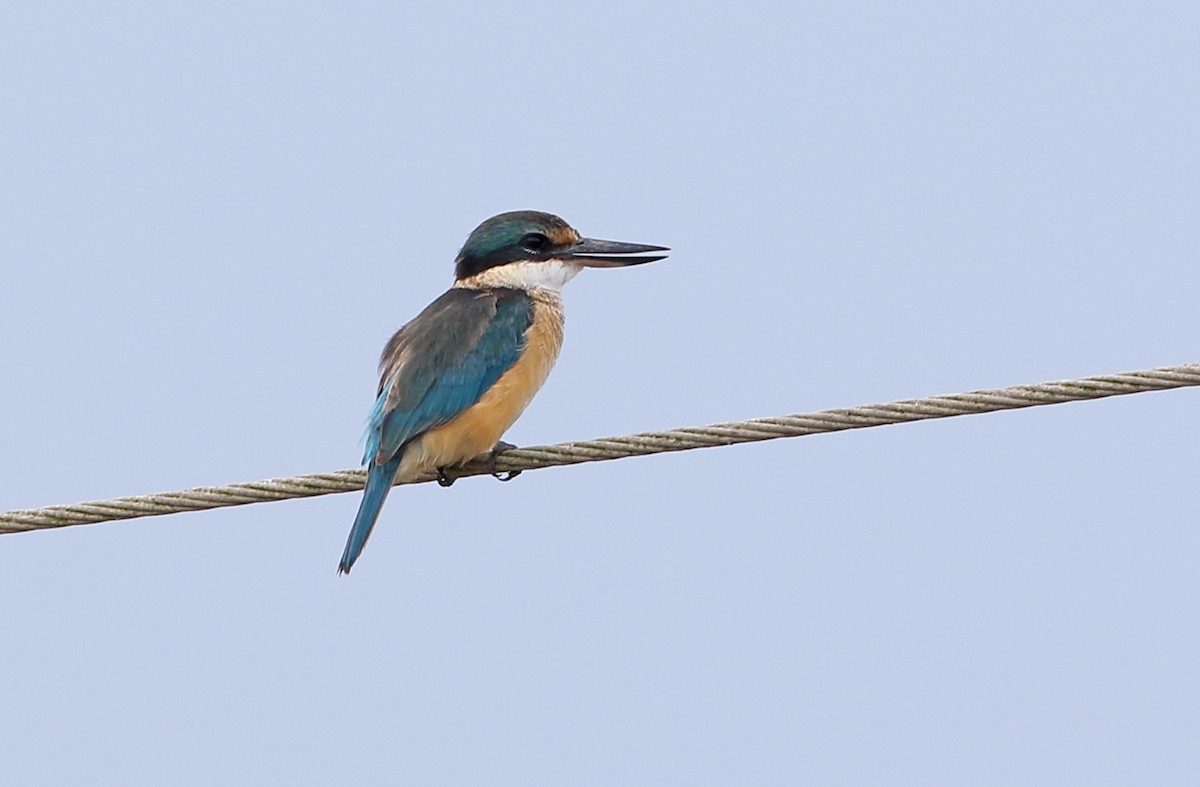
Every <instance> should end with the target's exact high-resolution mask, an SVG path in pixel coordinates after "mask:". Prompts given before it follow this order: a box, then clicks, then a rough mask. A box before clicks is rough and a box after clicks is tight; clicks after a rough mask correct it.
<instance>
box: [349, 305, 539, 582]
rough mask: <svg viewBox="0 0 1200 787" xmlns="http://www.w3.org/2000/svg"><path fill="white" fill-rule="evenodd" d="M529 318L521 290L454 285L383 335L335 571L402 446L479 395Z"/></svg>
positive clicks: (362, 530)
mask: <svg viewBox="0 0 1200 787" xmlns="http://www.w3.org/2000/svg"><path fill="white" fill-rule="evenodd" d="M532 322H533V305H532V302H531V301H530V300H529V296H528V295H526V294H525V293H524V292H522V291H520V290H509V289H493V290H466V289H453V290H450V291H449V292H447V293H446V294H445V295H443V296H442V297H440V298H438V299H437V300H436V301H434V302H433V303H431V304H430V305H429V306H428V307H426V309H425V311H423V312H421V314H420V315H418V316H417V317H416V319H414V320H413V321H412V322H410V323H408V324H407V325H405V326H404V327H403V328H401V329H400V330H399V331H398V332H397V333H396V335H395V336H393V337H392V340H391V341H390V342H388V346H387V348H385V350H384V355H383V359H382V361H381V364H380V365H381V369H382V379H381V380H380V391H379V396H378V398H377V399H376V400H375V405H374V406H373V407H372V408H371V415H370V418H369V420H368V425H367V441H366V454H365V456H364V457H363V462H364V463H365V464H366V465H367V486H366V490H365V492H364V494H363V500H362V503H361V505H360V506H359V510H358V515H357V516H356V517H355V520H354V526H353V527H352V528H351V529H350V536H349V538H348V539H347V541H346V549H345V552H344V553H343V554H342V561H341V563H340V564H339V566H338V572H339V573H348V572H349V571H350V567H351V566H352V565H354V561H355V560H356V559H357V558H358V555H359V554H360V553H361V552H362V549H363V547H364V546H365V545H366V543H367V539H368V537H370V534H371V529H372V528H373V527H374V526H375V520H376V519H378V517H379V511H380V509H381V508H382V507H383V501H384V499H385V498H386V497H387V493H388V490H389V489H391V486H392V482H393V480H394V478H395V475H396V471H397V469H398V468H399V466H400V460H401V458H402V457H403V455H404V448H405V446H406V445H407V444H408V443H409V442H411V441H412V440H413V439H414V438H416V437H419V436H420V435H421V434H423V433H424V432H426V431H428V430H429V429H432V428H434V427H435V426H440V425H441V424H444V423H447V422H449V421H451V420H453V419H454V417H455V416H457V415H458V414H459V413H461V412H463V411H464V410H466V409H467V408H468V407H470V406H471V405H473V404H475V403H476V402H478V401H479V399H480V397H481V396H483V394H484V392H485V391H487V390H488V389H489V388H491V387H492V385H494V384H495V382H496V381H497V380H498V379H500V377H501V375H503V374H504V372H506V371H508V369H509V367H511V366H512V365H513V364H514V363H516V361H517V359H518V358H520V357H521V351H522V350H523V349H524V347H525V332H526V331H527V330H528V329H529V326H530V324H531V323H532Z"/></svg>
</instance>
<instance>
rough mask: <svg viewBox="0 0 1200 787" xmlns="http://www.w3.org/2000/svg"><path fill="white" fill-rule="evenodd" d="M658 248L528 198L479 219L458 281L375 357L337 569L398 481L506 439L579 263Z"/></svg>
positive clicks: (614, 260) (626, 261)
mask: <svg viewBox="0 0 1200 787" xmlns="http://www.w3.org/2000/svg"><path fill="white" fill-rule="evenodd" d="M661 251H669V250H668V249H667V248H665V247H663V246H647V245H645V244H640V243H619V242H617V241H610V240H595V239H593V238H584V237H581V236H580V234H579V233H578V232H576V231H575V230H574V229H572V227H571V226H570V225H569V224H567V223H566V222H565V221H563V220H562V219H560V218H559V217H558V216H553V215H551V214H549V213H541V212H539V211H533V210H521V211H514V212H511V213H501V214H500V215H498V216H493V217H492V218H490V219H488V220H487V221H485V222H483V223H482V224H480V225H479V226H478V227H476V228H475V231H474V232H472V233H471V235H470V236H469V237H468V238H467V242H466V243H465V244H463V247H462V250H461V251H459V253H458V257H457V258H456V259H455V261H454V266H455V267H454V286H453V287H451V288H450V289H449V290H448V291H447V292H446V293H445V294H444V295H442V296H441V297H440V298H438V299H437V300H435V301H434V302H433V303H431V304H429V305H428V306H426V307H425V310H424V311H423V312H421V313H420V314H418V315H417V316H416V318H414V319H413V320H412V321H411V322H409V323H408V324H406V325H404V326H403V327H402V328H400V330H398V331H396V334H395V335H394V336H392V338H391V340H389V341H388V343H387V345H386V346H385V347H384V349H383V355H382V357H381V358H380V359H379V391H378V398H377V399H376V400H375V406H374V407H373V408H371V415H370V417H369V420H368V425H367V438H366V440H367V447H366V454H365V455H364V456H363V464H365V465H366V466H367V483H366V489H365V490H364V492H363V498H362V502H361V503H360V504H359V507H358V515H357V516H356V517H355V518H354V525H353V527H351V528H350V536H349V538H348V539H347V540H346V549H345V551H344V552H343V553H342V561H341V563H339V564H338V573H339V574H348V573H349V572H350V567H351V566H353V565H354V561H355V560H357V559H358V556H359V554H360V553H361V552H362V550H363V547H364V546H365V545H366V543H367V538H368V537H369V536H370V535H371V529H372V528H373V527H374V526H375V520H377V519H378V518H379V510H380V509H381V508H382V507H383V501H384V499H385V498H386V497H387V494H388V491H389V490H390V489H391V488H392V484H394V483H396V482H397V481H407V480H411V479H414V478H417V477H418V476H421V475H423V474H425V473H427V472H429V471H431V470H437V471H438V473H439V475H440V476H442V477H444V469H445V468H448V467H453V466H454V465H457V464H460V463H462V462H466V461H467V460H470V459H474V458H475V457H477V456H481V455H483V454H485V453H487V452H488V451H494V450H495V449H496V448H497V447H501V446H503V444H501V443H499V440H500V437H501V436H502V435H503V434H504V432H505V431H506V430H507V429H508V427H510V426H512V424H513V422H514V421H516V420H517V417H518V416H520V415H521V413H522V411H524V409H525V407H526V406H527V405H528V404H529V402H530V400H532V399H533V395H534V394H536V393H537V391H538V389H539V388H541V387H542V383H544V382H545V381H546V376H547V375H549V374H550V368H551V367H552V366H553V365H554V361H555V360H556V359H557V358H558V351H559V348H560V347H561V346H562V338H563V306H562V295H561V291H562V287H563V285H564V284H566V283H567V282H568V281H570V280H571V279H572V278H573V277H574V276H575V274H577V273H579V271H580V270H582V269H583V268H618V267H623V266H626V265H638V264H641V263H644V262H654V261H655V260H661V259H663V258H664V257H665V256H666V255H665V254H655V253H654V252H661ZM647 252H649V253H647ZM493 456H494V454H493Z"/></svg>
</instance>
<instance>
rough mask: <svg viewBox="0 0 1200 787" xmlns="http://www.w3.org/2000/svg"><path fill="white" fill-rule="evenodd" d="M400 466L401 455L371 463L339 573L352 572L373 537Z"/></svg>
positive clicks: (339, 564) (339, 565)
mask: <svg viewBox="0 0 1200 787" xmlns="http://www.w3.org/2000/svg"><path fill="white" fill-rule="evenodd" d="M399 467H400V457H399V456H396V457H393V458H392V459H391V460H390V461H388V462H386V463H384V464H382V465H378V464H375V463H371V466H370V468H369V469H368V470H367V488H366V491H364V492H363V498H362V502H361V503H360V504H359V506H358V515H357V516H355V517H354V526H353V527H351V528H350V536H349V538H347V539H346V549H345V550H344V551H343V552H342V562H340V563H338V573H339V574H349V573H350V567H351V566H353V565H354V561H355V560H358V556H359V555H360V554H361V553H362V551H363V547H365V546H366V545H367V539H368V538H370V537H371V530H372V529H373V528H374V527H375V520H377V519H379V511H380V509H382V508H383V501H384V500H386V499H387V494H388V492H389V491H390V490H391V488H392V481H394V480H395V478H396V470H398V469H399Z"/></svg>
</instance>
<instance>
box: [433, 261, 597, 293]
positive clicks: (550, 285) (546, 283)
mask: <svg viewBox="0 0 1200 787" xmlns="http://www.w3.org/2000/svg"><path fill="white" fill-rule="evenodd" d="M582 269H583V266H582V265H580V264H579V263H577V262H563V261H562V260H546V261H544V262H532V261H527V260H521V261H519V262H509V263H506V264H504V265H497V266H496V267H495V268H488V269H487V270H485V271H482V272H480V273H476V274H475V275H474V276H471V277H468V278H466V279H462V280H461V281H456V282H454V286H455V287H468V288H473V289H477V288H480V287H514V288H516V289H519V290H551V291H553V292H561V291H562V288H563V285H564V284H566V283H567V282H569V281H570V280H571V279H573V278H575V274H577V273H579V271H581V270H582Z"/></svg>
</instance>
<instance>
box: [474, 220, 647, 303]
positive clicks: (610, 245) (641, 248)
mask: <svg viewBox="0 0 1200 787" xmlns="http://www.w3.org/2000/svg"><path fill="white" fill-rule="evenodd" d="M659 251H668V249H667V248H665V247H663V246H648V245H645V244H641V243H620V242H618V241H611V240H596V239H595V238H584V237H582V236H580V234H579V233H578V232H576V231H575V229H574V228H572V227H571V225H570V224H567V223H566V222H565V221H563V220H562V219H560V218H559V217H558V216H555V215H552V214H550V213H542V212H540V211H536V210H518V211H512V212H511V213H501V214H500V215H498V216H492V217H491V218H490V219H488V220H487V221H485V222H483V223H482V224H480V225H479V226H478V227H476V228H475V231H474V232H472V233H471V235H470V237H468V238H467V242H466V243H464V244H463V247H462V250H461V251H460V252H459V253H458V257H457V259H455V261H454V265H455V267H454V278H455V279H456V281H457V282H458V283H459V284H464V283H476V284H479V285H481V286H489V285H490V286H495V285H500V286H518V287H531V286H548V287H554V288H556V289H557V288H558V287H561V286H562V285H563V284H564V283H565V282H566V281H567V280H568V279H570V278H571V277H572V276H574V275H575V274H576V273H578V272H579V270H580V269H581V268H620V267H624V266H627V265H640V264H641V263H644V262H654V261H655V260H661V259H663V258H664V257H666V256H667V255H665V254H653V253H650V254H647V252H659Z"/></svg>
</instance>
